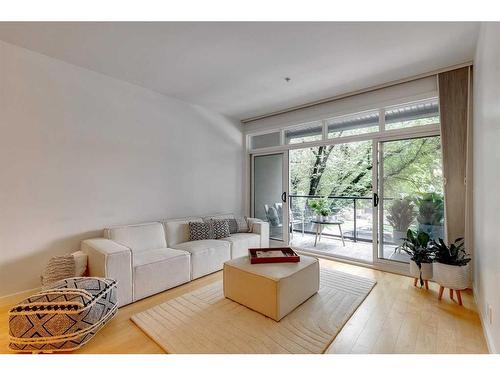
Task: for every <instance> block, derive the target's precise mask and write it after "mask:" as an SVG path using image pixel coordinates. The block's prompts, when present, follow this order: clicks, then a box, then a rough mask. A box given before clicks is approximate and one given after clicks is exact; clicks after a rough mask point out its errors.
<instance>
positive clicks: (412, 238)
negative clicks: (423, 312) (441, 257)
mask: <svg viewBox="0 0 500 375" xmlns="http://www.w3.org/2000/svg"><path fill="white" fill-rule="evenodd" d="M429 240H430V238H429V235H428V234H427V233H425V232H418V233H416V232H414V231H412V230H411V229H408V232H407V233H406V238H404V239H403V244H402V245H401V246H400V249H401V250H403V251H404V252H405V253H407V254H408V255H409V256H410V274H411V276H412V277H413V278H414V283H413V285H414V286H417V281H418V280H420V287H422V286H424V285H425V288H426V289H429V280H430V279H432V261H433V251H432V249H430V248H429V247H428V244H429Z"/></svg>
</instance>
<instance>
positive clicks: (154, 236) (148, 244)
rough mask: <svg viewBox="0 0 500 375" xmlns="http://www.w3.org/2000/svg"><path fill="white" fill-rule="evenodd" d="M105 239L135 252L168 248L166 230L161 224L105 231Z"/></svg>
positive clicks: (130, 226)
mask: <svg viewBox="0 0 500 375" xmlns="http://www.w3.org/2000/svg"><path fill="white" fill-rule="evenodd" d="M104 237H105V238H108V239H110V240H113V241H115V242H117V243H119V244H120V245H123V246H126V247H128V248H129V249H130V250H132V251H133V252H137V251H144V250H151V249H159V248H164V247H167V242H166V240H165V230H164V228H163V225H162V224H161V223H157V222H154V223H144V224H135V225H125V226H121V227H112V228H106V229H104Z"/></svg>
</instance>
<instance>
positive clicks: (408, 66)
mask: <svg viewBox="0 0 500 375" xmlns="http://www.w3.org/2000/svg"><path fill="white" fill-rule="evenodd" d="M478 26H479V25H478V23H465V22H464V23H450V22H438V23H427V22H419V23H388V22H387V23H385V22H366V23H356V22H348V23H340V22H326V23H315V22H272V23H260V22H248V23H237V22H228V23H222V22H211V23H196V22H191V23H175V22H160V23H146V22H145V23H133V22H121V23H112V22H109V23H93V22H92V23H82V22H79V23H50V22H46V23H6V22H4V23H0V39H2V40H4V41H6V42H9V43H12V44H16V45H19V46H22V47H25V48H28V49H31V50H34V51H37V52H40V53H43V54H45V55H48V56H52V57H54V58H57V59H60V60H64V61H66V62H69V63H72V64H75V65H79V66H82V67H85V68H88V69H91V70H94V71H97V72H100V73H103V74H107V75H109V76H112V77H115V78H118V79H121V80H124V81H128V82H131V83H134V84H137V85H140V86H143V87H147V88H150V89H152V90H155V91H158V92H160V93H163V94H166V95H170V96H174V97H177V98H179V99H182V100H185V101H188V102H191V103H195V104H200V105H203V106H205V107H208V108H211V109H213V110H215V111H217V112H219V113H222V114H225V115H228V116H231V117H234V118H238V119H244V118H247V117H252V116H255V115H260V114H264V113H268V112H272V111H276V110H280V109H283V108H287V107H290V106H294V105H298V104H302V103H306V102H310V101H313V100H318V99H321V98H325V97H330V96H334V95H338V94H342V93H346V92H349V91H354V90H358V89H362V88H366V87H369V86H372V85H376V84H381V83H384V82H389V81H392V80H395V79H400V78H405V77H408V76H412V75H415V74H419V73H425V72H428V71H431V70H434V69H438V68H442V67H446V66H449V65H454V64H457V63H462V62H466V61H471V60H472V58H473V56H474V50H475V44H476V39H477V31H478ZM284 77H291V81H290V82H288V83H287V82H285V80H284Z"/></svg>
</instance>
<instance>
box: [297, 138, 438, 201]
mask: <svg viewBox="0 0 500 375" xmlns="http://www.w3.org/2000/svg"><path fill="white" fill-rule="evenodd" d="M440 150H441V146H440V139H439V137H429V138H418V139H409V140H401V141H393V142H386V143H384V144H383V152H382V154H383V179H384V192H385V197H386V198H387V197H393V198H399V197H404V196H416V195H418V194H423V193H427V192H435V193H438V194H442V193H443V186H442V170H441V155H440ZM290 183H291V187H290V188H291V189H290V192H291V194H296V195H318V196H359V197H363V196H370V195H371V191H372V141H361V142H351V143H344V144H338V145H329V146H320V147H314V148H304V149H298V150H291V151H290Z"/></svg>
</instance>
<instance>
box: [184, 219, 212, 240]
mask: <svg viewBox="0 0 500 375" xmlns="http://www.w3.org/2000/svg"><path fill="white" fill-rule="evenodd" d="M213 238H214V236H213V231H212V225H211V224H210V223H201V222H193V221H190V222H189V241H199V240H211V239H213Z"/></svg>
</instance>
